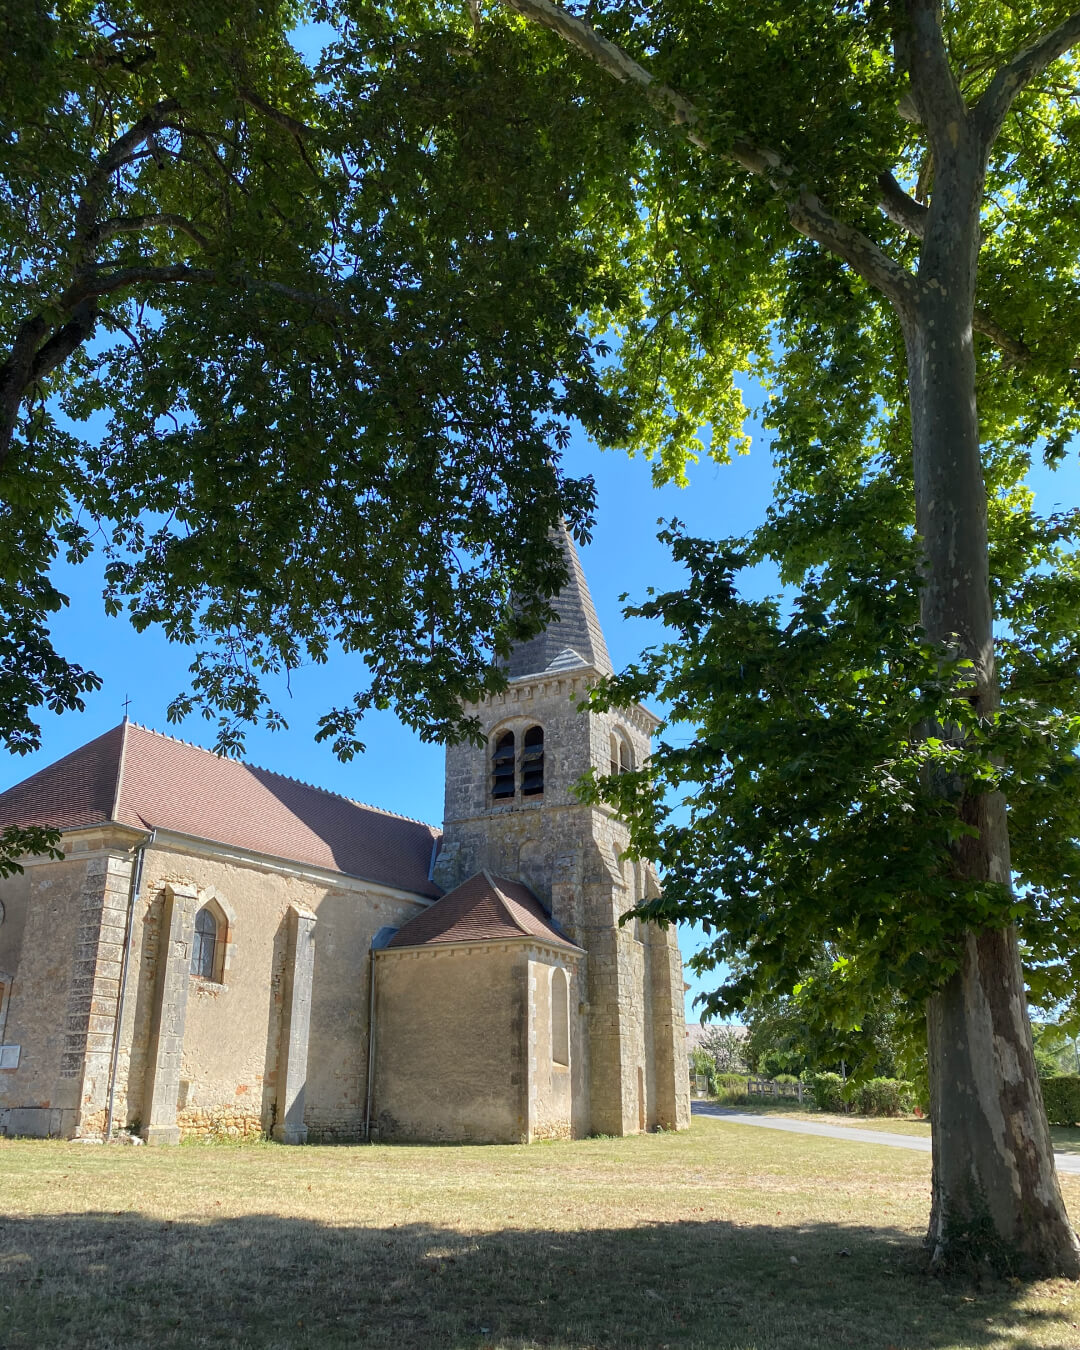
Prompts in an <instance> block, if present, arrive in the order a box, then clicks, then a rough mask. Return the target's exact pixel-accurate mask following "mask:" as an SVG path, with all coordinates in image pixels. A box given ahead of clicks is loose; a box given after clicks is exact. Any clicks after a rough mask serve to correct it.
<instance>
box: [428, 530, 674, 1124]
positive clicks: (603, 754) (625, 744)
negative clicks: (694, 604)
mask: <svg viewBox="0 0 1080 1350" xmlns="http://www.w3.org/2000/svg"><path fill="white" fill-rule="evenodd" d="M561 541H562V546H563V548H564V550H565V553H566V562H567V570H568V571H569V579H568V582H567V584H566V586H565V587H564V589H563V590H562V592H561V593H560V594H559V596H558V597H557V598H556V600H555V602H554V609H555V611H556V614H557V620H556V621H554V622H552V623H551V624H550V625H549V626H548V627H547V628H546V629H545V630H544V631H543V632H542V633H540V634H538V635H537V636H536V637H534V638H531V639H530V640H529V641H527V642H523V643H521V644H520V645H519V646H517V647H516V648H515V649H514V650H513V651H512V652H511V654H510V656H509V658H508V661H507V667H506V668H507V675H508V677H509V684H508V687H507V688H506V690H505V691H504V692H502V693H500V694H497V695H495V696H494V697H492V698H490V699H486V700H484V701H483V702H482V703H480V704H479V705H476V706H471V707H470V708H469V709H468V711H469V712H471V713H474V714H475V715H476V717H477V718H478V719H479V721H480V723H481V725H482V726H483V729H484V736H485V742H484V745H482V746H475V745H457V746H452V747H450V748H449V749H448V751H447V756H446V805H445V819H444V826H443V840H442V847H441V850H440V853H439V857H438V860H437V862H436V866H435V880H436V881H437V882H438V883H439V885H441V886H442V887H443V888H444V889H446V890H450V889H451V888H453V887H454V886H456V885H458V884H459V883H461V882H462V881H464V880H465V879H466V878H467V877H469V876H472V875H473V874H475V873H476V872H479V871H482V870H484V869H486V870H488V871H489V872H491V873H493V874H495V875H498V876H503V877H507V878H509V879H511V880H516V881H521V882H524V883H525V884H526V885H527V886H529V887H530V889H531V890H532V891H533V893H534V894H535V895H536V896H537V898H538V899H539V900H541V901H542V902H543V904H544V905H545V906H546V907H547V908H548V909H549V911H550V912H551V915H552V917H553V918H554V919H555V921H556V922H557V923H558V924H559V925H560V926H561V928H562V929H563V931H564V932H565V933H566V935H567V937H569V938H570V939H571V941H573V942H574V943H576V944H577V945H578V946H579V947H582V948H584V950H585V952H586V953H587V957H586V960H584V961H582V962H580V964H579V968H578V973H577V975H576V977H575V983H576V987H575V988H573V989H571V991H570V997H571V1004H572V1005H574V1007H575V1009H576V1012H577V1014H578V1015H577V1016H576V1017H574V1019H573V1027H574V1030H573V1032H572V1037H573V1039H574V1041H575V1042H576V1043H575V1044H573V1045H572V1046H571V1070H572V1100H573V1111H572V1126H573V1133H574V1134H575V1135H576V1136H579V1137H580V1136H582V1135H586V1134H589V1133H603V1134H614V1135H622V1134H632V1133H635V1132H637V1131H639V1130H645V1129H655V1128H656V1127H657V1126H661V1127H663V1128H664V1129H679V1128H683V1127H685V1126H686V1125H688V1124H689V1116H690V1102H689V1083H688V1077H687V1068H686V1044H685V1037H686V1032H685V1026H684V1020H683V980H682V961H681V958H680V955H679V949H678V944H677V942H676V938H675V930H674V929H673V928H669V929H667V930H666V931H665V930H662V929H660V928H659V927H658V926H656V925H653V924H641V923H639V922H637V921H635V920H631V921H630V922H628V923H626V924H624V925H622V926H620V924H619V918H620V916H621V915H623V914H624V913H625V912H626V911H627V910H628V909H630V908H631V907H632V906H633V905H634V904H636V903H637V902H638V901H640V900H641V899H644V898H648V897H650V896H653V895H655V894H656V893H657V889H656V888H657V879H656V873H655V871H654V870H653V868H652V866H651V865H649V864H647V863H632V862H630V861H629V860H624V859H623V858H622V857H621V854H622V851H623V850H624V849H625V847H626V843H627V832H626V829H625V827H624V826H622V825H621V824H620V823H619V822H618V821H616V820H615V819H614V817H613V816H612V814H611V812H610V810H609V809H608V808H606V807H603V806H587V805H584V804H583V803H582V802H580V801H579V800H578V798H577V796H576V795H575V792H574V787H575V784H576V783H577V782H578V780H579V779H580V778H581V777H582V775H583V774H585V773H586V771H587V770H588V769H589V768H590V766H591V767H593V768H594V769H595V770H596V771H597V772H598V773H601V774H608V773H617V772H623V771H626V770H628V769H632V768H636V767H640V765H642V764H643V763H645V762H646V760H647V759H648V756H649V752H650V745H651V736H652V732H653V730H654V729H655V727H656V725H657V719H656V718H655V717H654V716H653V714H652V713H650V712H649V711H648V710H647V709H646V708H644V707H642V706H641V705H635V706H634V707H631V708H623V709H619V710H616V711H612V712H610V713H596V712H591V711H587V712H581V711H579V710H578V705H579V704H580V703H581V701H582V700H583V699H584V698H585V696H586V695H587V693H588V690H589V687H590V686H591V685H592V684H593V683H595V681H596V680H597V679H598V678H599V677H600V676H603V675H610V674H611V673H612V665H611V659H610V657H609V656H608V651H607V644H606V643H605V641H604V634H603V632H602V630H601V628H600V623H599V620H598V619H597V616H596V610H595V608H594V606H593V602H592V597H591V596H590V594H589V587H588V584H587V583H586V580H585V575H584V572H583V571H582V567H581V561H580V559H579V557H578V554H577V550H576V549H575V547H574V544H573V541H572V540H571V538H570V536H569V533H568V532H567V531H566V530H565V528H564V529H563V532H562V536H561Z"/></svg>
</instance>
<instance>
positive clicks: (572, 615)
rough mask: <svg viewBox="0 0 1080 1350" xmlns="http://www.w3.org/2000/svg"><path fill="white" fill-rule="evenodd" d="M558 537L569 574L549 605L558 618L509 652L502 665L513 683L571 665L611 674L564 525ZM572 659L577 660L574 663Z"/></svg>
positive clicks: (576, 557) (605, 646)
mask: <svg viewBox="0 0 1080 1350" xmlns="http://www.w3.org/2000/svg"><path fill="white" fill-rule="evenodd" d="M557 537H558V539H559V542H560V543H561V545H562V549H563V553H564V554H565V557H566V566H567V570H568V572H569V573H570V576H569V578H568V580H567V583H566V585H565V586H564V587H563V588H562V590H561V591H560V592H559V594H558V595H557V596H555V598H554V599H553V600H552V602H551V604H552V608H553V609H554V610H555V613H556V615H557V616H558V617H557V619H554V620H552V622H551V623H550V624H548V626H547V627H546V628H545V629H544V631H543V632H542V633H537V635H536V636H535V637H533V638H529V639H528V640H527V641H526V642H519V643H518V644H517V646H516V647H514V648H513V649H512V651H511V652H510V655H509V657H508V658H507V660H506V663H505V669H506V673H507V675H509V677H510V678H511V679H512V680H513V679H517V678H518V677H520V676H523V675H540V674H542V673H543V672H544V671H547V670H553V669H555V670H567V669H569V668H571V666H573V665H580V666H594V667H595V668H596V669H597V670H599V671H600V672H601V673H602V674H604V675H610V674H612V673H613V667H612V664H611V657H610V656H609V655H608V649H607V643H606V642H605V641H604V632H603V629H602V628H601V627H600V620H599V619H598V618H597V617H596V607H595V605H594V604H593V601H592V596H591V595H590V594H589V583H588V582H587V581H586V580H585V573H584V571H583V569H582V566H581V559H580V558H579V557H578V552H577V549H576V548H575V547H574V541H573V539H571V537H570V531H569V530H568V529H567V528H566V526H565V525H561V526H560V527H559V532H558V536H557ZM575 657H576V658H577V659H576V661H575V660H573V658H575Z"/></svg>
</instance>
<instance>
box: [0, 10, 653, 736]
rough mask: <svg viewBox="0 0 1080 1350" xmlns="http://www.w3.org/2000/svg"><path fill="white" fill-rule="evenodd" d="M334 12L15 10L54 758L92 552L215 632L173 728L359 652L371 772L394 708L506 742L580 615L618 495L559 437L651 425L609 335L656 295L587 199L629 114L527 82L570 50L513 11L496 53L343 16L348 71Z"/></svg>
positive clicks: (36, 672) (23, 402)
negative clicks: (379, 711) (530, 671)
mask: <svg viewBox="0 0 1080 1350" xmlns="http://www.w3.org/2000/svg"><path fill="white" fill-rule="evenodd" d="M304 13H305V11H304V9H303V7H302V6H301V5H300V4H298V3H294V0H271V3H262V2H261V0H259V2H258V3H256V2H255V0H242V2H241V3H239V4H232V5H230V6H229V7H228V15H227V19H224V20H223V18H222V11H221V7H220V6H219V5H216V4H209V3H206V2H205V0H196V3H193V4H189V5H185V6H183V7H181V8H178V7H176V6H169V5H162V4H160V3H158V2H157V0H134V2H129V0H105V3H101V4H96V5H93V6H90V5H85V4H82V3H75V2H74V0H64V3H60V4H58V5H55V6H52V7H45V6H41V5H38V4H36V3H33V2H32V0H20V3H16V4H15V5H14V6H13V7H12V6H8V7H6V8H5V11H4V15H3V17H2V18H0V30H2V32H0V35H2V37H3V39H4V40H3V41H2V42H0V130H2V132H3V135H2V137H0V140H2V143H3V146H4V149H3V151H2V152H0V176H2V189H0V246H2V248H3V252H4V258H5V267H4V276H3V279H2V281H0V606H2V612H3V614H4V616H5V622H4V626H3V634H2V636H0V686H2V687H3V691H4V694H5V697H4V699H3V700H2V701H0V703H2V708H3V712H2V713H0V739H2V740H3V741H4V743H5V744H6V745H7V746H8V747H9V748H11V749H13V750H16V751H20V752H22V751H26V750H28V749H32V748H35V747H36V745H37V744H38V726H37V723H36V722H35V720H34V709H35V708H37V707H40V706H42V705H46V706H49V707H50V708H53V709H62V708H78V707H81V705H82V697H83V695H85V693H86V692H87V691H88V690H91V689H93V688H95V687H97V683H98V681H97V677H96V676H94V675H93V674H92V673H91V672H88V671H86V670H84V669H82V668H81V667H80V666H79V665H78V664H77V663H76V662H74V661H72V660H70V659H69V658H68V657H67V656H66V655H63V654H61V653H59V652H58V651H57V650H56V649H55V648H54V646H53V643H52V639H51V637H50V622H51V618H52V616H53V615H54V614H55V613H56V611H57V610H58V609H59V608H61V607H62V606H63V605H64V604H65V603H66V600H65V597H64V596H63V595H61V594H60V593H59V592H58V591H57V590H56V589H55V587H53V586H52V585H51V584H50V583H49V581H48V580H47V574H48V569H49V567H50V565H51V564H52V562H53V561H54V560H55V559H56V558H57V557H58V556H66V557H67V558H68V559H69V560H73V561H77V562H82V561H85V560H86V559H87V558H88V557H89V556H90V554H91V550H92V549H94V548H96V549H97V550H98V554H99V555H100V556H103V557H104V561H105V565H106V573H105V604H106V607H107V609H108V610H109V611H110V612H113V613H115V612H118V611H120V610H122V609H126V610H127V612H128V613H129V615H130V617H131V620H132V622H133V623H134V624H135V626H136V627H137V628H143V627H146V626H147V625H150V624H157V625H160V626H161V627H162V628H163V629H164V631H165V632H166V634H167V635H168V636H169V637H170V638H172V639H174V640H176V641H178V642H181V643H183V644H185V645H187V646H189V647H191V648H192V649H193V653H194V660H193V663H192V667H191V672H192V679H191V685H190V687H189V689H188V690H187V691H186V692H184V693H182V694H181V695H180V696H178V698H177V699H176V701H175V702H174V704H173V705H172V708H171V713H170V715H171V716H174V717H180V716H183V715H184V714H186V713H187V712H189V711H191V710H192V709H198V710H199V711H201V712H202V713H203V714H204V715H205V716H208V717H212V716H217V718H218V743H219V747H220V748H222V749H224V750H228V751H238V750H239V748H240V746H241V744H242V740H243V731H244V727H245V726H246V725H248V724H250V723H252V722H254V721H257V720H259V719H263V720H265V721H267V722H268V723H270V724H271V725H275V724H280V723H281V722H282V721H283V720H284V719H283V716H282V714H281V711H280V709H279V708H277V707H276V706H274V704H273V703H272V702H271V699H270V694H269V692H268V683H269V682H271V681H272V680H273V679H274V678H275V677H279V676H286V677H287V675H288V672H289V671H291V670H292V669H294V668H295V667H296V666H297V665H298V664H299V663H301V662H323V661H326V660H327V659H329V657H330V655H331V654H332V653H333V652H334V651H335V650H342V651H345V652H348V653H353V654H355V655H356V657H357V658H359V659H358V663H357V664H358V668H360V669H362V670H363V671H364V672H365V677H364V680H363V683H362V687H361V688H360V689H359V690H358V691H357V695H356V698H355V699H354V700H353V701H352V702H351V703H349V704H347V705H346V706H344V707H341V708H337V709H334V710H331V711H330V712H328V713H327V714H326V716H325V717H324V719H323V722H322V727H321V733H320V734H321V735H322V736H324V737H327V738H330V739H331V740H332V742H333V745H334V748H335V750H336V751H337V752H338V753H339V754H341V755H343V756H348V755H350V754H351V753H353V752H354V751H355V750H356V749H357V748H360V740H359V738H358V734H357V727H358V722H359V719H360V717H361V716H362V714H363V712H364V711H365V710H366V709H367V708H369V707H371V706H379V707H383V706H388V705H392V706H393V707H394V708H395V709H396V710H397V712H398V714H399V716H400V717H401V718H402V719H403V720H405V721H406V722H407V723H409V724H410V725H412V726H415V727H417V728H419V729H420V731H421V734H422V735H424V736H426V737H436V738H443V739H447V738H449V739H453V738H456V737H460V736H462V735H466V734H470V733H471V732H472V731H474V730H475V728H474V727H473V725H472V723H471V722H469V720H468V719H467V718H466V717H465V716H464V715H463V713H462V711H461V702H462V700H463V699H472V698H475V697H477V696H478V694H479V693H480V692H481V691H482V690H484V689H489V688H494V687H498V686H499V684H500V681H501V679H502V676H501V674H500V671H499V670H498V668H497V667H496V666H495V665H493V664H492V659H491V658H492V655H493V653H495V652H499V651H505V650H506V649H507V646H508V644H509V643H510V642H511V641H512V640H513V639H514V638H515V637H517V636H521V635H523V634H525V633H528V632H531V631H535V630H536V629H537V628H538V627H539V626H540V624H541V623H542V622H543V620H544V619H545V618H546V617H547V616H548V615H549V614H550V609H549V606H548V603H547V597H549V596H550V595H551V594H552V593H553V592H554V591H555V590H557V588H558V585H559V583H560V581H561V580H562V579H563V577H564V568H563V562H562V557H561V554H560V552H559V550H558V548H557V547H556V546H555V545H554V543H553V542H552V540H551V538H550V532H551V530H552V528H553V527H554V526H555V525H556V523H557V522H558V520H559V519H560V517H564V518H565V519H566V520H567V521H568V522H569V525H570V527H571V529H572V530H573V531H574V532H575V533H576V534H577V535H578V536H579V537H585V535H587V531H588V521H589V514H590V510H591V502H592V490H591V484H590V483H589V481H588V480H571V479H569V478H567V477H566V476H565V475H564V474H563V473H562V471H561V469H560V465H559V449H560V447H561V446H562V445H563V444H564V443H565V439H566V436H567V428H568V426H569V422H570V419H571V418H576V419H578V420H579V421H581V422H582V423H583V424H584V425H585V426H587V427H588V426H592V425H594V424H596V423H597V421H598V419H601V416H602V415H603V418H604V420H605V421H606V423H608V424H610V426H611V427H613V428H614V427H618V426H620V425H621V426H623V427H624V428H625V426H626V425H627V416H628V415H629V414H628V412H620V410H619V409H618V407H617V406H616V404H617V400H616V399H615V398H613V397H612V396H611V395H609V394H606V393H605V392H604V391H603V390H602V388H601V383H600V372H599V368H598V362H599V361H601V360H602V359H603V355H604V348H603V345H602V343H600V342H599V340H593V338H591V337H590V336H589V335H588V334H587V333H586V332H585V331H584V330H583V329H582V326H581V324H580V323H579V307H581V306H583V307H585V308H586V309H588V308H590V307H593V306H598V307H601V308H604V307H610V306H611V305H612V303H613V296H614V293H615V292H618V291H620V290H621V288H622V285H623V283H622V281H621V280H620V279H618V278H616V277H614V276H613V275H612V274H611V273H610V271H609V270H606V269H605V268H604V267H603V266H602V265H601V261H600V259H599V258H598V256H597V254H596V250H595V248H594V247H593V245H592V244H591V242H590V238H589V234H590V231H589V226H588V224H587V221H586V222H584V223H583V218H582V213H583V211H585V212H586V215H587V214H588V213H589V212H591V210H592V204H591V203H590V202H589V201H588V198H589V193H590V188H589V180H590V174H591V170H592V166H593V164H594V161H595V159H596V157H597V156H603V158H604V162H605V163H610V162H611V161H612V159H615V160H618V159H619V157H620V154H621V153H622V151H621V150H620V145H621V144H622V140H623V138H622V135H621V129H620V127H619V125H618V124H614V123H611V122H607V123H605V122H604V120H603V119H602V118H601V117H600V116H599V115H597V114H596V113H594V112H593V111H591V110H589V109H587V108H583V107H582V106H581V105H580V104H579V103H578V102H575V100H574V99H573V98H571V97H570V95H571V94H572V92H573V91H574V90H575V89H576V88H577V87H578V77H577V76H576V75H575V74H571V73H568V72H566V71H565V70H563V69H561V66H560V63H553V62H551V61H545V60H544V59H543V53H542V52H541V53H540V60H539V61H532V62H531V63H530V69H531V78H530V79H529V80H528V81H524V80H522V79H521V69H522V62H523V61H525V60H527V59H529V58H530V56H531V55H532V54H533V49H534V48H535V47H536V44H535V43H532V44H530V43H529V42H528V41H523V40H522V39H521V37H520V36H517V37H513V38H511V36H510V35H509V34H508V32H507V31H506V29H505V27H493V28H491V29H490V30H486V31H485V33H484V34H483V36H482V37H478V38H477V39H476V40H475V41H474V42H472V43H471V44H469V45H468V47H467V48H463V47H462V46H460V45H457V44H448V43H447V42H446V40H445V31H444V28H443V26H442V25H441V24H439V23H436V24H434V25H431V24H426V23H424V22H422V21H420V20H419V18H418V16H417V15H416V14H415V13H414V15H413V18H414V19H416V20H417V22H416V25H415V27H414V30H413V31H412V33H411V34H410V36H409V38H408V40H407V41H406V40H404V39H403V40H402V41H399V37H400V35H401V34H400V24H396V25H394V26H389V25H388V22H387V16H386V15H385V14H384V13H382V12H381V11H379V9H378V7H375V6H364V7H361V8H360V10H359V12H358V14H357V15H356V16H355V17H354V18H348V16H345V15H338V18H337V22H338V27H339V39H340V40H339V42H338V44H337V46H336V47H335V48H334V50H333V52H332V54H331V55H330V57H328V60H327V62H326V64H325V65H324V67H323V69H322V71H321V72H320V73H319V75H318V76H317V77H316V75H315V74H314V72H313V71H312V70H311V69H309V68H308V67H307V66H306V65H305V63H304V62H303V60H302V59H301V58H300V56H299V54H298V53H297V52H296V51H295V50H294V49H293V48H292V46H291V45H290V43H289V40H288V36H287V35H288V33H289V31H290V29H291V28H292V27H293V25H294V24H295V23H296V22H297V20H298V19H299V18H300V17H302V16H303V14H304ZM494 90H502V91H503V92H504V93H505V94H506V96H510V95H511V92H512V97H513V101H514V105H515V116H514V119H513V122H512V124H511V123H508V122H507V121H506V120H505V119H502V118H498V117H496V118H493V117H492V116H491V115H490V106H491V99H492V97H493V91H494ZM556 143H557V144H558V147H559V154H558V155H556V154H555V152H554V146H555V144H556ZM564 155H569V156H570V158H571V159H572V161H573V162H574V164H575V165H576V167H575V169H574V170H573V171H568V170H567V168H566V165H565V161H564V158H563V156H564ZM493 263H496V264H497V267H498V272H499V276H500V280H501V289H500V290H498V291H497V292H493V291H492V290H491V288H490V287H488V286H487V285H486V284H484V283H485V278H486V277H487V275H488V269H489V268H490V267H491V265H492V264H493ZM568 297H572V301H571V300H569V299H568ZM519 333H520V334H527V335H528V341H527V342H522V341H518V340H515V338H516V335H517V334H519ZM511 595H513V596H514V598H515V604H514V606H513V608H511V606H510V603H509V600H510V596H511Z"/></svg>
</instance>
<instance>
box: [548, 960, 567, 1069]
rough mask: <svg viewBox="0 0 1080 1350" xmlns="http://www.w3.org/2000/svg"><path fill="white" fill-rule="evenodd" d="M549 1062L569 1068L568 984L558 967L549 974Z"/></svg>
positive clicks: (564, 974) (562, 971)
mask: <svg viewBox="0 0 1080 1350" xmlns="http://www.w3.org/2000/svg"><path fill="white" fill-rule="evenodd" d="M551 1061H552V1063H553V1064H561V1065H563V1066H564V1067H565V1068H569V1066H570V984H569V981H568V980H567V978H566V971H565V970H562V969H561V968H560V967H556V968H555V969H554V970H553V971H552V972H551Z"/></svg>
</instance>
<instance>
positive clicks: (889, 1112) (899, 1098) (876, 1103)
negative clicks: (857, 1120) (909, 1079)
mask: <svg viewBox="0 0 1080 1350" xmlns="http://www.w3.org/2000/svg"><path fill="white" fill-rule="evenodd" d="M853 1101H854V1103H855V1110H856V1111H857V1112H858V1113H859V1115H861V1116H902V1115H905V1114H906V1113H907V1112H908V1111H910V1110H911V1109H912V1107H913V1106H914V1105H915V1094H914V1092H913V1091H912V1085H911V1084H910V1083H906V1082H904V1081H902V1080H901V1079H898V1078H871V1079H868V1080H867V1082H865V1083H860V1084H859V1085H858V1086H857V1088H856V1092H855V1095H854V1097H853Z"/></svg>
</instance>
